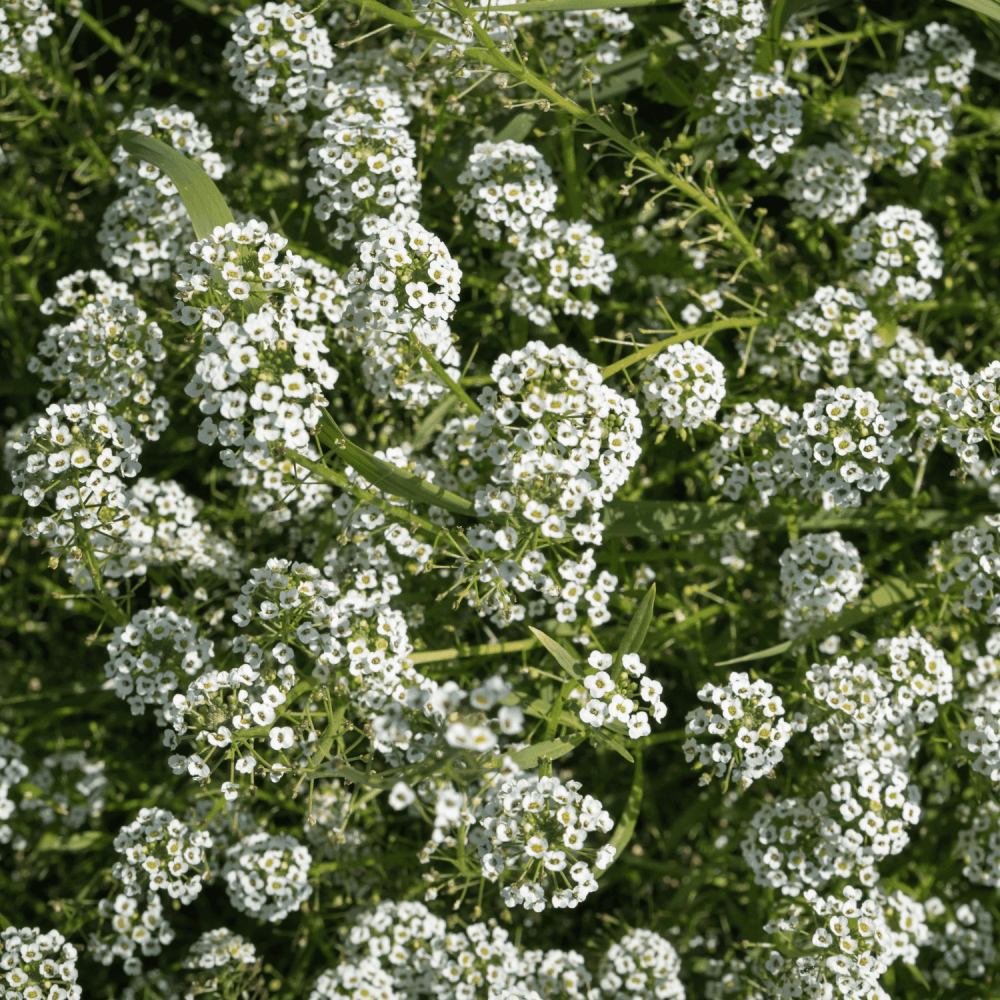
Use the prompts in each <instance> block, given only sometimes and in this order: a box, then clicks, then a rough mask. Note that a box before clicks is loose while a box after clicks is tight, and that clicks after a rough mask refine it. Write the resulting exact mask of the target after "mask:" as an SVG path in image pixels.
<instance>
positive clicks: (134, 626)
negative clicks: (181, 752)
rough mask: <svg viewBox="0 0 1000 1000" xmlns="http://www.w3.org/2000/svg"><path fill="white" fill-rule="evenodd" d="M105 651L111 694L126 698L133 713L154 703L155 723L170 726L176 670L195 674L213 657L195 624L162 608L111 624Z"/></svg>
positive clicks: (144, 611)
mask: <svg viewBox="0 0 1000 1000" xmlns="http://www.w3.org/2000/svg"><path fill="white" fill-rule="evenodd" d="M107 650H108V657H109V658H108V662H107V663H106V664H105V665H104V673H105V676H106V677H107V678H108V681H114V690H115V694H116V695H117V696H118V697H119V698H121V699H123V700H125V701H127V702H128V704H129V708H131V710H132V714H133V715H142V714H143V713H144V712H145V711H146V706H147V705H153V706H156V707H155V708H154V712H155V714H156V718H157V722H158V724H159V725H161V726H166V725H169V724H174V720H175V717H176V711H175V706H174V703H173V693H174V692H175V691H176V690H177V687H178V678H177V672H176V671H177V670H182V671H183V672H184V673H186V674H187V675H188V676H192V677H193V676H196V675H198V674H200V673H201V672H202V670H203V669H205V668H206V667H208V666H209V665H210V664H211V662H212V659H213V657H214V655H215V649H214V646H213V643H212V642H211V641H210V640H208V639H205V638H203V637H201V636H199V635H198V626H197V625H196V624H195V623H194V622H193V621H191V619H190V618H185V617H183V616H182V615H179V614H177V612H175V611H174V610H173V609H172V608H168V607H158V608H148V609H145V610H143V611H137V612H136V613H135V614H134V615H133V616H132V619H131V621H130V622H129V624H128V625H118V626H116V627H115V632H114V638H113V639H112V640H111V642H109V643H108V645H107Z"/></svg>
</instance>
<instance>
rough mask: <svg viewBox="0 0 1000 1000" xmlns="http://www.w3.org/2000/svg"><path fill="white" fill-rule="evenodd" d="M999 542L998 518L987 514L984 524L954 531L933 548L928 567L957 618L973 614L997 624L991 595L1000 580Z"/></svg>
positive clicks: (998, 608)
mask: <svg viewBox="0 0 1000 1000" xmlns="http://www.w3.org/2000/svg"><path fill="white" fill-rule="evenodd" d="M998 543H1000V515H997V514H987V515H986V516H985V517H984V518H983V524H981V525H969V526H968V527H965V528H961V529H959V530H958V531H953V532H952V534H951V537H950V538H949V539H947V540H945V541H942V542H937V543H935V544H934V545H933V546H932V548H931V552H930V557H929V566H930V569H931V570H932V572H933V573H935V575H936V576H937V585H938V590H939V591H940V592H941V593H942V594H943V595H947V598H948V600H949V610H950V611H951V613H952V615H954V616H955V617H956V618H964V617H968V616H969V613H970V612H976V617H977V618H978V617H979V616H980V615H981V616H982V619H983V620H984V621H985V622H986V623H987V624H989V625H996V624H1000V596H998V595H995V594H994V587H995V581H996V580H998V579H1000V544H998Z"/></svg>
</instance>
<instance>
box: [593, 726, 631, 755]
mask: <svg viewBox="0 0 1000 1000" xmlns="http://www.w3.org/2000/svg"><path fill="white" fill-rule="evenodd" d="M588 728H590V737H591V739H593V740H595V741H596V742H597V743H598V744H599V745H600V746H602V747H604V748H605V749H607V750H614V752H615V753H616V754H618V755H619V756H620V757H624V758H625V759H626V760H627V761H628V762H629V763H630V764H631V763H633V762H634V758H633V757H632V755H631V754H630V753H629V752H628V750H626V749H625V747H624V746H622V744H621V743H619V742H618V740H616V739H615V738H614V737H613V736H609V735H608V734H607V732H605V730H604V729H594V728H592V727H588Z"/></svg>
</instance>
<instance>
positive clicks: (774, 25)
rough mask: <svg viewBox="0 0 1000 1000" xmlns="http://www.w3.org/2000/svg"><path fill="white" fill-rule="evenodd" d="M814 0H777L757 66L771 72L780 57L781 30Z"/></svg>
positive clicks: (758, 55)
mask: <svg viewBox="0 0 1000 1000" xmlns="http://www.w3.org/2000/svg"><path fill="white" fill-rule="evenodd" d="M811 2H812V0H775V3H774V6H773V7H772V8H771V16H770V18H769V19H768V23H767V32H766V33H765V35H764V37H763V38H762V39H761V42H760V47H759V48H758V49H757V60H756V63H755V68H756V69H757V70H759V71H760V72H762V73H767V72H770V69H771V66H772V65H773V63H774V61H775V60H776V59H777V58H778V54H779V52H780V49H781V32H782V31H783V30H784V27H785V25H786V24H787V23H788V19H789V18H790V17H791V16H792V15H793V14H796V13H798V12H799V11H800V10H802V9H803V8H805V7H808V6H809V4H810V3H811Z"/></svg>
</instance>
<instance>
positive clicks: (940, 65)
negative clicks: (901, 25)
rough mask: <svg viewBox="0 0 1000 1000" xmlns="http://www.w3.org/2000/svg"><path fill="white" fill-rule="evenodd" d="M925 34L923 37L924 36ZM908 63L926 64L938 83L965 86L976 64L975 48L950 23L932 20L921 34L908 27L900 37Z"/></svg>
mask: <svg viewBox="0 0 1000 1000" xmlns="http://www.w3.org/2000/svg"><path fill="white" fill-rule="evenodd" d="M925 36H926V37H925ZM903 47H904V48H905V49H906V56H905V57H904V58H905V59H906V60H907V65H910V66H920V67H921V68H926V69H927V71H928V72H929V73H931V74H932V75H933V78H934V82H935V83H936V84H938V86H939V87H943V88H945V89H946V90H947V88H954V89H955V90H964V89H965V88H966V87H967V86H968V85H969V78H970V76H971V74H972V71H973V69H975V66H976V50H975V48H974V47H973V45H972V43H971V42H970V41H969V40H968V39H967V38H966V37H965V35H963V34H962V33H961V32H960V31H958V30H957V29H955V28H953V27H952V26H951V25H950V24H940V23H939V22H937V21H931V23H930V24H927V25H924V34H921V33H920V32H919V31H911V32H909V33H908V34H907V36H906V38H905V39H904V40H903Z"/></svg>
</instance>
